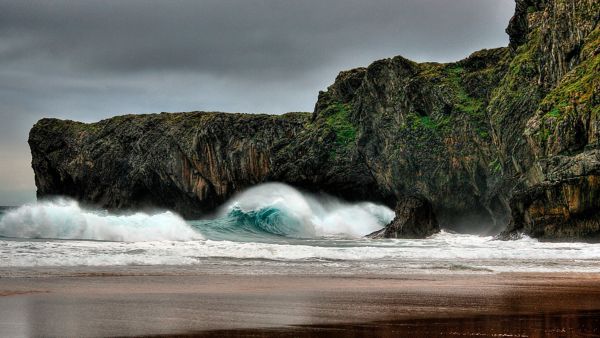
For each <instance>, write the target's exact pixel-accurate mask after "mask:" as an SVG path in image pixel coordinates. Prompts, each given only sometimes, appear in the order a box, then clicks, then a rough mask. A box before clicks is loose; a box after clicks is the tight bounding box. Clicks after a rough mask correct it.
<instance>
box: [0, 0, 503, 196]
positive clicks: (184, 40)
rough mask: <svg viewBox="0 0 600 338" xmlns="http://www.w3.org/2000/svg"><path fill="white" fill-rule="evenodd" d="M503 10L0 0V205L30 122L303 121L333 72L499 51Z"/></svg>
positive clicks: (18, 183) (474, 0)
mask: <svg viewBox="0 0 600 338" xmlns="http://www.w3.org/2000/svg"><path fill="white" fill-rule="evenodd" d="M513 8H514V3H513V1H512V0H452V1H450V0H395V1H394V0H369V1H367V0H364V1H358V0H302V1H291V0H289V1H284V0H203V1H142V0H128V1H121V0H119V1H110V0H109V1H25V0H15V1H2V0H0V102H1V103H2V105H1V106H0V119H1V120H2V123H1V124H0V159H1V160H2V161H5V162H7V161H12V160H11V159H14V162H15V164H14V165H6V164H5V165H3V166H0V204H3V200H4V199H3V198H2V193H1V190H2V189H4V190H5V191H8V190H18V189H31V190H33V187H32V174H31V171H30V170H29V169H27V166H28V164H27V163H26V161H25V160H23V159H22V158H26V157H27V156H25V155H22V154H21V153H25V154H27V151H28V150H27V147H26V144H25V141H26V137H27V131H28V129H29V127H30V126H31V125H32V124H33V123H34V122H35V120H37V119H38V118H40V117H44V116H51V117H61V118H71V119H80V120H85V121H94V120H98V119H101V118H105V117H108V116H111V115H115V114H120V113H129V112H131V113H136V112H138V113H140V112H157V111H186V110H222V111H249V112H270V113H279V112H285V111H297V110H311V109H312V106H313V104H314V101H315V99H316V95H317V92H318V90H321V89H324V88H325V87H326V86H327V85H328V84H329V83H331V82H332V81H333V79H334V77H335V75H336V74H337V72H338V71H340V70H342V69H347V68H351V67H356V66H365V65H368V64H369V63H370V62H371V61H374V60H376V59H380V58H384V57H390V56H394V55H399V54H400V55H404V56H406V57H408V58H412V59H415V60H417V61H425V60H427V61H450V60H456V59H459V58H461V57H464V56H466V55H468V54H469V53H470V52H472V51H474V50H477V49H481V48H488V47H496V46H502V45H506V44H507V40H508V39H507V37H506V35H505V34H504V27H505V26H506V24H507V22H508V19H509V17H510V15H511V13H512V11H513ZM16 154H18V156H17V155H16ZM24 161H25V162H24ZM13 167H14V168H13ZM11 168H12V169H11ZM4 203H6V202H4Z"/></svg>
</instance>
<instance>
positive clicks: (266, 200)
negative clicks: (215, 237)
mask: <svg viewBox="0 0 600 338" xmlns="http://www.w3.org/2000/svg"><path fill="white" fill-rule="evenodd" d="M393 218H394V212H393V211H392V210H391V209H389V208H388V207H386V206H382V205H376V204H373V203H368V202H362V203H346V202H342V201H340V200H338V199H335V198H333V197H328V196H316V195H312V194H309V193H303V192H300V191H298V190H297V189H294V188H292V187H290V186H288V185H285V184H281V183H267V184H262V185H259V186H256V187H254V188H250V189H248V190H246V191H245V192H243V193H241V194H239V195H238V196H236V197H234V198H233V199H232V200H231V201H230V202H229V203H227V204H226V205H225V206H224V207H223V208H222V209H221V211H220V212H219V217H218V218H217V219H214V220H210V221H202V222H198V223H194V225H195V226H196V227H197V228H198V229H199V230H200V231H206V232H209V233H211V232H212V233H214V232H221V233H238V234H239V233H246V234H253V235H261V234H262V235H275V236H284V237H293V238H315V237H328V236H335V237H346V238H357V237H362V236H365V235H367V234H369V233H371V232H373V231H376V230H379V229H381V228H382V227H384V226H385V225H386V224H388V223H389V222H390V221H391V220H392V219H393Z"/></svg>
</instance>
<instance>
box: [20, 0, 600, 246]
mask: <svg viewBox="0 0 600 338" xmlns="http://www.w3.org/2000/svg"><path fill="white" fill-rule="evenodd" d="M516 3H517V5H516V12H515V16H514V17H513V19H512V20H511V22H510V24H509V27H508V29H507V32H508V33H509V35H510V41H511V42H510V46H509V47H506V48H497V49H491V50H482V51H478V52H475V53H473V54H472V55H471V56H469V57H468V58H466V59H464V60H461V61H458V62H453V63H446V64H439V63H416V62H412V61H410V60H407V59H405V58H403V57H399V56H398V57H394V58H391V59H384V60H379V61H376V62H374V63H373V64H371V65H369V66H368V67H366V68H357V69H353V70H349V71H344V72H341V73H340V74H339V75H338V77H337V78H336V80H335V82H334V83H333V84H332V85H331V86H330V87H329V88H328V89H327V91H325V92H321V93H319V98H318V101H317V103H316V105H315V110H314V112H313V113H312V114H309V113H293V114H285V115H282V116H269V115H250V114H226V113H206V112H194V113H180V114H156V115H141V116H136V115H128V116H119V117H115V118H112V119H108V120H104V121H100V122H98V123H93V124H83V123H79V122H73V121H60V120H54V119H43V120H40V121H39V122H38V123H36V125H35V126H34V127H33V129H32V130H31V132H30V137H29V144H30V147H31V152H32V157H33V162H32V165H33V169H34V172H35V177H36V186H37V188H38V190H37V194H38V197H46V196H52V195H66V196H70V197H74V198H76V199H78V200H80V201H83V202H87V203H91V204H95V205H98V206H101V207H105V208H109V209H129V208H136V209H137V208H141V207H150V208H152V207H159V208H168V209H172V210H175V211H177V212H179V213H181V214H182V215H184V216H186V217H197V216H200V215H202V214H204V213H206V212H210V211H212V210H213V209H214V208H216V207H217V206H218V205H220V204H221V203H223V202H224V201H225V200H226V199H228V198H229V197H231V196H232V195H233V194H234V193H236V192H239V191H240V190H243V189H245V188H247V187H249V186H252V185H255V184H259V183H262V182H268V181H279V182H284V183H288V184H291V185H294V186H297V187H300V188H303V189H306V190H309V191H323V192H326V193H328V194H331V195H335V196H338V197H342V198H345V199H349V200H370V201H375V202H381V203H384V204H386V205H388V206H390V207H393V206H395V205H396V203H397V202H398V201H400V200H402V199H403V198H404V197H405V196H414V195H418V196H423V198H425V199H426V200H427V201H429V202H430V203H431V209H432V210H433V212H435V215H436V218H437V220H439V221H440V222H441V223H442V224H444V226H447V227H449V228H450V229H451V230H458V231H461V230H463V231H464V230H465V229H464V228H461V226H468V227H469V228H470V229H471V230H478V229H477V227H478V228H479V229H494V230H495V231H496V233H497V232H499V231H500V230H502V229H504V228H505V227H506V225H507V224H510V225H509V228H508V229H506V233H519V232H523V233H526V234H528V235H530V236H534V237H542V238H567V239H588V238H591V237H593V238H596V236H597V235H596V230H594V229H596V226H597V224H598V221H597V220H598V214H597V212H595V211H594V210H596V209H597V203H598V202H597V200H598V198H597V196H598V190H599V187H598V185H597V184H596V182H597V181H595V180H596V177H597V174H598V172H599V171H600V165H599V164H598V161H596V160H593V159H594V158H595V157H594V156H595V155H594V154H595V151H598V150H600V141H599V140H600V137H599V136H600V120H599V119H598V116H599V115H600V111H599V108H598V107H600V95H598V92H600V76H598V74H599V73H600V28H599V27H598V21H599V13H600V2H598V1H591V0H572V1H571V0H570V1H568V2H567V1H565V0H517V1H516ZM595 208H596V209H595ZM415 221H417V220H415ZM416 224H421V225H422V226H425V227H427V224H429V223H428V222H423V223H420V222H416ZM427 232H428V228H425V229H424V231H423V232H422V233H427Z"/></svg>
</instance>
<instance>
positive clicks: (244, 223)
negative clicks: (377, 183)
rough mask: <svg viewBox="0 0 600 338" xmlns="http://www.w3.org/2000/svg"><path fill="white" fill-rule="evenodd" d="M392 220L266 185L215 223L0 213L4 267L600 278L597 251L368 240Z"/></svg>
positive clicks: (471, 239)
mask: <svg viewBox="0 0 600 338" xmlns="http://www.w3.org/2000/svg"><path fill="white" fill-rule="evenodd" d="M393 217H394V213H393V211H392V210H390V209H389V208H387V207H385V206H381V205H376V204H373V203H367V202H365V203H347V202H344V201H341V200H338V199H335V198H332V197H327V196H317V195H312V194H308V193H304V192H301V191H299V190H297V189H294V188H292V187H289V186H287V185H283V184H278V183H270V184H264V185H260V186H256V187H254V188H251V189H248V190H247V191H245V192H243V193H241V194H239V195H237V196H234V197H233V198H232V199H231V200H230V201H229V202H228V203H226V204H225V205H224V206H223V207H222V208H221V209H220V210H218V212H217V213H216V215H215V216H214V217H213V218H211V219H205V220H195V221H185V220H183V219H182V218H181V217H179V216H178V215H176V214H174V213H172V212H165V211H157V212H155V213H152V214H148V213H135V214H131V215H114V214H111V213H108V212H106V211H102V210H88V209H85V208H82V207H80V206H79V205H78V204H77V203H76V202H74V201H70V200H64V199H63V200H55V201H46V202H39V203H35V204H28V205H24V206H21V207H18V208H11V209H9V210H2V209H0V269H5V268H11V267H12V268H14V267H56V268H66V267H77V266H122V267H124V269H126V267H127V266H131V265H156V266H158V265H166V266H171V267H176V266H187V267H188V268H187V269H201V270H202V269H217V270H218V271H219V272H223V271H227V269H234V270H235V272H236V273H257V271H262V272H270V273H325V274H328V273H343V274H346V273H369V274H394V273H435V272H443V273H453V272H460V273H465V272H466V273H491V272H504V271H585V272H600V245H598V244H585V243H543V242H539V241H537V240H533V239H530V238H527V237H525V238H523V239H521V240H517V241H510V242H504V241H496V240H494V239H493V238H492V237H485V236H476V235H464V234H454V233H450V232H445V231H442V232H441V233H440V234H437V235H434V236H432V237H431V238H428V239H423V240H402V239H394V240H372V239H366V238H364V235H367V234H369V233H371V232H373V231H376V230H378V229H380V228H382V227H383V226H385V225H386V224H387V223H389V222H390V221H391V220H392V219H393Z"/></svg>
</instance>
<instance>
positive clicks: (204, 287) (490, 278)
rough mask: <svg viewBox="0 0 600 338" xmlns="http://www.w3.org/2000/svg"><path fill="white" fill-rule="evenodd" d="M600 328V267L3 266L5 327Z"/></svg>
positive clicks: (144, 330) (219, 330)
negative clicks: (34, 269)
mask: <svg viewBox="0 0 600 338" xmlns="http://www.w3.org/2000/svg"><path fill="white" fill-rule="evenodd" d="M140 335H145V336H154V335H165V336H172V335H179V336H207V337H223V336H244V337H271V336H283V337H313V336H315V337H330V336H343V337H364V336H367V337H370V336H378V337H381V336H383V337H397V336H410V337H435V336H451V337H457V336H458V337H460V336H485V337H489V336H496V337H507V336H517V337H548V336H550V337H553V336H556V337H581V336H589V337H593V336H600V275H599V274H569V273H565V274H495V275H494V274H489V275H406V276H390V277H385V276H376V277H369V276H356V277H354V276H353V277H348V276H289V275H258V276H249V275H215V274H210V275H193V274H192V275H137V276H134V275H124V274H114V273H102V272H100V273H99V274H89V275H88V274H73V275H70V276H46V277H8V278H7V277H0V337H17V336H77V337H80V336H140Z"/></svg>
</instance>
